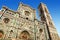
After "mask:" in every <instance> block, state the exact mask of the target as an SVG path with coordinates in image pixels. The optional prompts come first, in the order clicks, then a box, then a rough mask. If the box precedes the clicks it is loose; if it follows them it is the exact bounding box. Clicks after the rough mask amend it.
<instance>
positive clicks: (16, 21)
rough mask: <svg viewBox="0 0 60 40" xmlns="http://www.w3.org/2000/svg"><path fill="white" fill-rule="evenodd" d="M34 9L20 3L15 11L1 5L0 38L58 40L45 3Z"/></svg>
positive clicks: (3, 39)
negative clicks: (37, 15)
mask: <svg viewBox="0 0 60 40" xmlns="http://www.w3.org/2000/svg"><path fill="white" fill-rule="evenodd" d="M38 10H39V14H40V20H37V18H36V10H35V9H33V8H31V7H30V6H28V5H26V4H23V3H20V5H19V6H18V9H17V11H13V10H11V9H9V8H8V7H6V6H3V7H2V9H1V11H0V40H59V36H58V33H57V31H56V28H55V26H54V23H53V21H52V18H51V16H50V13H49V11H48V9H47V7H46V5H45V4H43V3H40V5H39V6H38Z"/></svg>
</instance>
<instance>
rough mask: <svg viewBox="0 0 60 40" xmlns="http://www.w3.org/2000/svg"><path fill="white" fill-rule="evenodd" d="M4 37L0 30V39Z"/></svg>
mask: <svg viewBox="0 0 60 40" xmlns="http://www.w3.org/2000/svg"><path fill="white" fill-rule="evenodd" d="M3 35H4V32H3V31H2V30H0V38H2V37H3Z"/></svg>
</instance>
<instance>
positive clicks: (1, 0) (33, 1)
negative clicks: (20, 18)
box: [0, 0, 60, 35]
mask: <svg viewBox="0 0 60 40" xmlns="http://www.w3.org/2000/svg"><path fill="white" fill-rule="evenodd" d="M20 2H22V3H24V4H28V5H29V6H31V7H32V8H34V9H36V11H37V12H36V13H37V14H36V15H37V17H38V14H39V13H38V5H39V4H40V2H43V3H45V4H46V5H47V7H48V10H49V12H50V14H51V16H52V19H53V22H54V23H55V27H56V29H57V32H58V34H59V35H60V0H0V9H1V8H2V6H4V5H5V6H7V7H8V8H10V9H12V10H15V11H16V10H17V8H18V5H19V3H20Z"/></svg>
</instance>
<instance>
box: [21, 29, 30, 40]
mask: <svg viewBox="0 0 60 40" xmlns="http://www.w3.org/2000/svg"><path fill="white" fill-rule="evenodd" d="M20 38H21V39H24V40H28V39H29V38H30V34H29V32H28V31H26V30H24V31H22V32H21V34H20Z"/></svg>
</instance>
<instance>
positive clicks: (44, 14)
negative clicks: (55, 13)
mask: <svg viewBox="0 0 60 40" xmlns="http://www.w3.org/2000/svg"><path fill="white" fill-rule="evenodd" d="M38 10H39V12H40V17H41V21H44V22H46V28H47V31H48V36H49V39H48V40H59V36H58V33H57V31H56V28H55V26H54V23H53V21H52V18H51V16H50V14H49V11H48V9H47V7H46V5H45V4H43V3H40V5H39V7H38Z"/></svg>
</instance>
